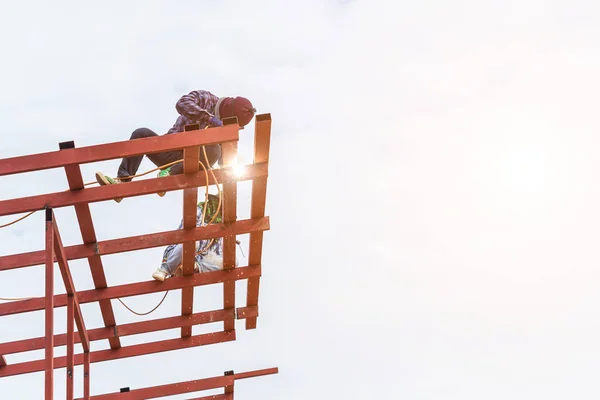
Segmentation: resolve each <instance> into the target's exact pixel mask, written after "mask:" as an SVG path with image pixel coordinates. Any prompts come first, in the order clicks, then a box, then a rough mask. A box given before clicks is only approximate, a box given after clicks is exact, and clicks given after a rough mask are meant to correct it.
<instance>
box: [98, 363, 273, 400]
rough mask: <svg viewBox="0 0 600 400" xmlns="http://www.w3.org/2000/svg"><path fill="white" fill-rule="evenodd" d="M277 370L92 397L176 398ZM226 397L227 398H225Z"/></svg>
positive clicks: (126, 399) (100, 399)
mask: <svg viewBox="0 0 600 400" xmlns="http://www.w3.org/2000/svg"><path fill="white" fill-rule="evenodd" d="M278 372H279V370H278V369H277V368H269V369H263V370H257V371H248V372H243V373H241V374H226V375H224V376H218V377H213V378H204V379H198V380H193V381H187V382H177V383H169V384H166V385H158V386H152V387H147V388H143V389H134V390H130V391H129V392H124V393H117V392H115V393H107V394H102V395H97V396H92V397H91V398H92V400H112V399H115V400H130V399H131V400H133V399H136V400H138V399H156V398H159V397H164V396H174V395H177V394H183V393H191V392H199V391H202V390H211V389H218V388H226V387H229V386H231V387H233V384H234V382H235V381H236V380H239V379H246V378H250V377H258V376H264V375H271V374H277V373H278ZM223 396H225V397H223ZM231 398H233V397H232V396H230V395H227V394H222V395H213V396H208V397H199V398H197V399H231Z"/></svg>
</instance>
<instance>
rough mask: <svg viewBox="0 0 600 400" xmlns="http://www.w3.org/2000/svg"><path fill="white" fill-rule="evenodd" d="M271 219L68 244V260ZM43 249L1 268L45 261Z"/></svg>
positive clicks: (252, 226) (253, 227) (227, 231)
mask: <svg viewBox="0 0 600 400" xmlns="http://www.w3.org/2000/svg"><path fill="white" fill-rule="evenodd" d="M269 229H270V226H269V218H268V217H263V218H258V219H246V220H241V221H237V222H235V223H233V224H231V225H228V226H225V225H223V224H214V225H209V226H206V227H200V228H194V229H190V230H183V229H179V230H174V231H166V232H159V233H152V234H145V235H139V236H130V237H124V238H120V239H113V240H105V241H102V242H97V243H96V244H91V243H88V244H79V245H74V246H67V247H65V253H66V255H67V259H68V260H69V261H71V260H78V259H82V258H87V257H92V256H94V255H99V256H100V255H109V254H117V253H124V252H128V251H135V250H142V249H148V248H153V247H160V246H167V245H169V244H172V243H183V242H185V241H188V240H202V239H209V238H212V237H222V236H225V235H241V234H245V233H251V232H254V231H258V230H269ZM44 262H45V253H44V250H39V251H33V252H29V253H21V254H14V255H10V256H1V257H0V271H4V270H9V269H15V268H24V267H31V266H34V265H39V264H44Z"/></svg>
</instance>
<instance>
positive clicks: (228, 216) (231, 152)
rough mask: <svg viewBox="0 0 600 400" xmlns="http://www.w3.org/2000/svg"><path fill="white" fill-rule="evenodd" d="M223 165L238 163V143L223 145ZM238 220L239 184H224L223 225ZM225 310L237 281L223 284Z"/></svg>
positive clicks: (230, 256)
mask: <svg viewBox="0 0 600 400" xmlns="http://www.w3.org/2000/svg"><path fill="white" fill-rule="evenodd" d="M223 123H224V124H226V125H227V124H232V123H235V124H237V118H236V117H233V118H227V119H226V120H225V121H223ZM221 148H222V149H223V164H224V165H227V166H228V165H232V164H235V163H236V162H237V161H238V146H237V142H229V143H223V145H221ZM236 219H237V182H236V181H231V182H225V183H223V223H224V224H225V225H228V224H231V223H234V222H235V221H236ZM235 241H236V236H235V235H227V236H224V237H223V269H225V270H228V269H232V268H235V261H236V248H235V246H236V242H235ZM223 308H225V309H227V308H231V309H233V308H235V281H227V282H223ZM234 328H235V321H234V320H229V321H224V322H223V330H226V331H227V330H230V329H234ZM226 393H228V392H226Z"/></svg>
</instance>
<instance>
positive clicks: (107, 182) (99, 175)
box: [96, 172, 123, 203]
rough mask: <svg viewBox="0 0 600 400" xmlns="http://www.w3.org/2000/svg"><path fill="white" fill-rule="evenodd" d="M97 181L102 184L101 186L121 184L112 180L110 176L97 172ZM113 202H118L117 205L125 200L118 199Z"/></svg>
mask: <svg viewBox="0 0 600 400" xmlns="http://www.w3.org/2000/svg"><path fill="white" fill-rule="evenodd" d="M96 181H97V182H98V183H99V184H100V186H106V185H116V184H118V183H121V182H120V181H117V180H115V179H113V178H111V177H110V176H106V175H104V174H103V173H102V172H96ZM113 200H114V201H116V202H117V203H120V202H121V200H123V198H122V197H117V198H116V199H113Z"/></svg>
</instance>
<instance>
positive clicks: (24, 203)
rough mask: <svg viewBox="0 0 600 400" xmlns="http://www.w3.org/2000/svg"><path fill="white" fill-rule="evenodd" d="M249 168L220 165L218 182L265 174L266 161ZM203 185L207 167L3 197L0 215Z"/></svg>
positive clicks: (240, 179)
mask: <svg viewBox="0 0 600 400" xmlns="http://www.w3.org/2000/svg"><path fill="white" fill-rule="evenodd" d="M169 136H184V135H169ZM139 140H143V139H139ZM0 162H1V160H0ZM246 172H247V173H246V174H245V175H244V176H243V177H241V178H236V177H235V176H233V174H232V173H231V170H230V168H219V169H216V170H214V173H215V176H216V178H217V179H218V180H219V182H228V181H230V180H233V179H235V180H238V181H242V180H251V179H254V178H257V177H261V176H266V175H267V165H266V164H254V165H249V166H248V167H247V168H246ZM202 186H206V175H204V171H202V172H197V173H196V174H191V175H190V176H188V175H186V174H179V175H171V176H165V177H162V178H150V179H141V180H139V181H132V182H126V183H122V184H120V185H106V186H99V187H89V188H86V189H85V190H80V191H79V192H71V191H69V190H67V191H63V192H55V193H46V194H42V195H36V196H29V197H21V198H18V199H11V200H2V201H0V216H4V215H12V214H19V213H25V212H29V211H35V210H41V209H43V208H45V207H53V208H60V207H68V206H74V205H76V204H81V203H96V202H99V201H106V200H111V201H112V200H113V199H114V198H116V197H122V198H124V199H125V198H129V197H137V196H143V195H146V194H153V193H157V192H171V191H174V190H181V189H185V188H192V187H202Z"/></svg>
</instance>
